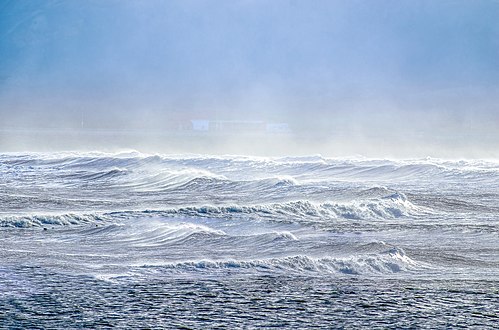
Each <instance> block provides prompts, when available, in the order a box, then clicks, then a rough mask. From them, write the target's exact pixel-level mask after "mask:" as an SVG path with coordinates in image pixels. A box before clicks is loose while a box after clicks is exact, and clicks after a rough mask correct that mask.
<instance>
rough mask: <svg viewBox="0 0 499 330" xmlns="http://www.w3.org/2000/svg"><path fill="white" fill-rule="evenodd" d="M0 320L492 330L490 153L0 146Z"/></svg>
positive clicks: (493, 166)
mask: <svg viewBox="0 0 499 330" xmlns="http://www.w3.org/2000/svg"><path fill="white" fill-rule="evenodd" d="M0 235H1V236H0V257H1V259H0V294H1V296H0V297H1V298H0V326H1V327H31V328H32V327H43V328H50V327H86V328H93V327H107V326H119V327H128V328H129V327H134V328H136V327H188V328H212V327H227V328H233V327H253V326H261V327H272V326H285V327H296V328H303V327H307V326H316V327H324V328H335V327H352V328H353V327H359V326H361V327H370V328H374V327H382V328H407V327H425V328H435V327H458V326H467V327H469V326H476V327H491V328H492V327H494V326H497V325H498V324H499V314H498V310H499V163H498V162H493V161H476V160H475V161H444V160H438V159H419V160H407V161H389V160H370V159H327V158H322V157H320V156H314V157H297V158H292V157H288V158H255V157H236V156H226V157H209V156H196V155H192V156H185V155H184V156H158V155H155V156H151V155H143V154H139V153H135V152H132V153H123V154H102V153H86V154H77V153H57V154H54V153H51V154H0Z"/></svg>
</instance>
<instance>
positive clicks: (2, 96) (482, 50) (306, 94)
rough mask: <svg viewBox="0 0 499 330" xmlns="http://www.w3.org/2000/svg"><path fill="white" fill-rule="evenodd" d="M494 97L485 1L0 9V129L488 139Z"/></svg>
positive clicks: (273, 0)
mask: <svg viewBox="0 0 499 330" xmlns="http://www.w3.org/2000/svg"><path fill="white" fill-rule="evenodd" d="M498 87H499V1H495V0H461V1H459V0H457V1H456V0H439V1H434V0H431V1H416V0H414V1H400V0H378V1H376V0H373V1H365V0H364V1H356V0H344V1H333V0H324V1H321V0H315V1H305V0H302V1H297V0H295V1H293V0H267V1H260V0H240V1H237V0H230V1H229V0H228V1H224V0H212V1H203V0H198V1H192V0H182V1H180V0H179V1H174V0H171V1H166V0H165V1H159V0H147V1H138V0H136V1H124V0H95V1H93V0H88V1H82V0H74V1H70V0H61V1H48V0H47V1H41V0H32V1H29V0H23V1H17V0H12V1H8V0H1V1H0V116H1V117H0V119H2V125H3V126H10V127H12V126H22V125H28V124H29V125H41V126H43V125H49V126H50V125H66V124H67V125H69V126H72V125H74V123H75V122H78V120H76V119H75V118H78V117H79V116H80V113H82V112H84V113H85V116H87V117H88V118H89V119H88V121H89V122H90V123H91V124H92V123H93V124H94V125H98V124H99V123H100V124H102V123H107V125H115V126H120V125H123V126H130V125H132V126H133V122H134V121H137V118H146V119H142V124H143V125H145V126H147V125H149V124H150V125H153V126H154V123H157V122H158V121H157V120H155V119H156V118H160V119H161V120H167V119H168V118H177V117H179V116H180V117H181V116H182V114H187V116H197V117H201V116H205V117H207V118H211V117H213V116H215V115H216V116H219V117H225V118H252V119H258V118H262V119H266V120H276V121H288V122H291V123H294V125H295V126H296V127H297V128H298V129H300V124H303V125H304V126H303V127H305V128H306V129H309V128H310V127H313V126H314V125H316V126H320V127H322V128H323V129H325V130H327V129H328V127H329V122H332V120H330V119H331V118H336V119H338V117H341V118H343V119H339V120H334V123H332V124H331V125H332V126H334V127H337V126H338V125H343V123H344V122H350V121H357V122H359V123H362V120H361V119H360V118H361V117H362V118H364V119H363V120H364V123H363V124H362V125H360V126H362V127H361V128H362V129H365V128H366V127H367V128H369V126H370V125H371V126H372V127H377V126H376V125H381V126H379V127H381V128H386V125H387V124H386V121H387V120H388V121H390V120H392V121H393V120H395V121H397V122H400V123H401V124H402V126H406V127H408V126H410V122H411V120H414V122H415V121H416V120H418V121H421V116H423V117H424V116H426V118H427V119H425V121H426V120H427V121H428V122H430V123H432V122H436V123H441V122H442V121H446V122H452V120H453V119H455V121H456V122H457V124H459V125H463V121H466V120H468V119H469V118H470V117H473V118H474V119H473V120H474V125H478V124H477V123H482V122H483V123H484V127H485V128H487V129H488V130H489V131H490V130H493V129H495V128H496V127H497V126H493V125H496V124H497V122H496V123H493V124H491V123H490V119H491V118H496V119H497V117H498V116H497V113H498V112H499V108H498V106H497V104H498V99H499V97H498V91H499V88H498ZM475 117H476V118H475ZM47 118H48V120H46V119H47ZM96 118H99V119H96ZM147 118H149V119H147ZM365 118H368V119H365ZM477 118H478V119H477ZM483 118H485V119H483ZM324 119H326V120H324ZM383 123H384V124H383ZM345 125H346V126H348V124H345ZM459 125H458V126H459ZM487 125H488V126H487ZM491 125H492V126H491Z"/></svg>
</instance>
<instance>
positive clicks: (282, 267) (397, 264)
mask: <svg viewBox="0 0 499 330" xmlns="http://www.w3.org/2000/svg"><path fill="white" fill-rule="evenodd" d="M142 267H144V268H149V267H150V268H158V269H159V270H161V271H165V270H166V271H169V272H173V273H175V272H181V273H184V272H205V271H213V270H223V271H239V270H248V271H258V272H260V273H261V272H272V273H276V272H277V273H278V272H282V273H285V274H290V273H309V274H310V273H322V274H324V273H327V274H348V275H361V274H362V275H369V274H389V273H398V272H407V271H413V270H416V269H418V268H421V267H424V265H422V264H420V263H418V262H416V261H414V260H412V259H411V258H409V257H408V256H407V255H406V254H405V252H404V251H403V250H402V249H399V248H395V247H392V248H389V249H387V250H386V251H384V252H381V253H379V254H366V255H361V256H349V257H343V258H335V257H317V258H314V257H310V256H305V255H294V256H287V257H281V258H268V259H258V260H193V261H180V262H172V263H163V264H157V265H143V266H142Z"/></svg>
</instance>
